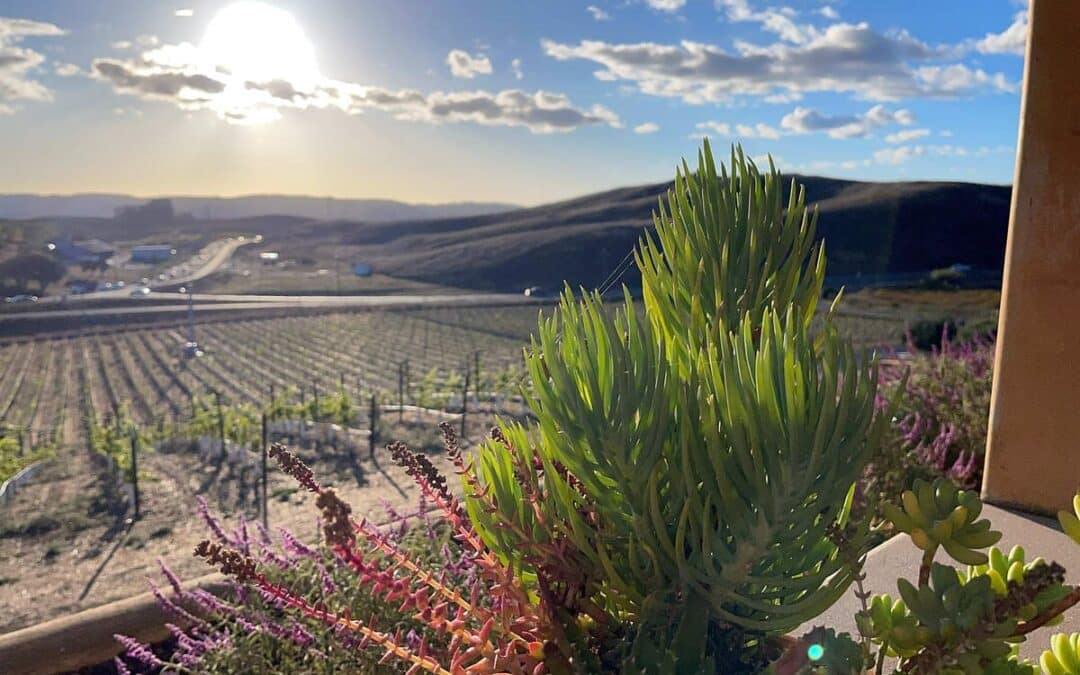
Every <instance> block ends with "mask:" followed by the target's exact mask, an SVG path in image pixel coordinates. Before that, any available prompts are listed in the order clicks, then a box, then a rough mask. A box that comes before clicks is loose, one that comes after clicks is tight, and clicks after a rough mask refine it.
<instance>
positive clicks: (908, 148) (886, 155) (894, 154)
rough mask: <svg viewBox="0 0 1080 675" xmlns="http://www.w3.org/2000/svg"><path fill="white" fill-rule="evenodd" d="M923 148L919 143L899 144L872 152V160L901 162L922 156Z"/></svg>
mask: <svg viewBox="0 0 1080 675" xmlns="http://www.w3.org/2000/svg"><path fill="white" fill-rule="evenodd" d="M924 154H925V149H924V148H923V146H921V145H901V146H900V147H898V148H884V149H882V150H878V151H877V152H875V153H874V161H875V162H877V163H878V164H892V165H896V164H903V163H904V162H909V161H911V160H913V159H915V158H916V157H922V156H923V155H924Z"/></svg>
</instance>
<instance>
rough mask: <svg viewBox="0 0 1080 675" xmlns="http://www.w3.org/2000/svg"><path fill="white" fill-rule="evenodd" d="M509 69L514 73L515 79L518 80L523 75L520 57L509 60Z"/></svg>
mask: <svg viewBox="0 0 1080 675" xmlns="http://www.w3.org/2000/svg"><path fill="white" fill-rule="evenodd" d="M510 70H511V71H512V72H513V73H514V79H515V80H520V79H522V78H523V77H525V73H523V72H521V59H514V60H513V61H511V62H510Z"/></svg>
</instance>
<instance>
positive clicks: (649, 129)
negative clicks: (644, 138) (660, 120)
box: [634, 122, 660, 134]
mask: <svg viewBox="0 0 1080 675" xmlns="http://www.w3.org/2000/svg"><path fill="white" fill-rule="evenodd" d="M657 131H660V126H659V125H657V124H655V123H653V122H646V123H644V124H639V125H637V126H636V127H634V133H635V134H655V133H656V132H657Z"/></svg>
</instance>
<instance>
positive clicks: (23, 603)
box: [0, 411, 495, 634]
mask: <svg viewBox="0 0 1080 675" xmlns="http://www.w3.org/2000/svg"><path fill="white" fill-rule="evenodd" d="M405 415H406V419H405V421H404V423H398V420H397V415H396V414H391V413H387V415H386V418H385V419H386V421H387V423H388V426H389V425H390V423H392V428H390V429H385V430H384V431H383V433H382V437H383V438H384V439H385V440H384V441H383V442H382V443H380V444H379V446H378V449H377V452H376V454H375V457H374V458H373V457H371V456H369V452H368V446H367V443H366V441H365V442H363V444H362V446H361V447H360V448H358V449H357V450H356V454H355V457H354V456H353V455H352V454H351V453H349V452H347V451H344V450H341V449H335V448H332V447H322V448H316V447H307V448H299V447H295V446H294V449H296V450H297V451H298V452H299V453H300V454H301V456H302V457H304V459H305V460H306V461H307V462H308V463H309V464H310V465H311V466H312V468H313V470H314V471H315V473H316V476H317V477H318V479H319V480H320V482H322V483H323V484H324V485H332V486H334V487H335V488H336V489H338V490H339V491H340V492H341V493H342V495H343V496H344V497H345V499H346V500H347V501H349V503H351V504H352V507H353V512H354V514H355V515H356V516H357V517H365V516H366V517H368V518H369V519H371V520H373V521H375V522H381V521H384V520H387V511H386V505H390V506H392V507H393V508H395V509H397V510H398V511H399V512H401V513H406V512H409V511H410V509H412V508H414V507H415V506H416V504H417V498H418V492H417V489H416V487H415V485H414V484H413V482H412V480H411V479H410V478H409V477H408V476H406V475H405V473H404V471H403V470H402V469H400V468H399V467H397V466H395V465H394V464H393V463H392V462H391V461H390V457H389V453H387V452H386V450H385V442H386V441H388V440H393V439H401V440H405V441H406V442H408V443H409V445H410V447H412V448H413V449H416V450H424V451H426V452H428V453H429V455H430V457H431V459H432V461H433V462H434V464H435V465H436V466H437V467H439V468H440V469H441V470H443V471H444V473H445V474H446V475H447V477H448V480H449V481H450V483H451V485H453V484H455V483H456V476H455V475H454V474H453V472H452V471H451V470H450V466H449V462H448V461H447V460H446V458H445V455H444V454H443V453H442V452H441V451H440V448H441V444H440V442H439V440H438V429H437V428H436V425H437V423H438V422H439V421H440V420H441V419H442V418H441V417H439V416H437V415H427V414H422V413H416V412H407V413H406V414H405ZM494 419H495V418H494V415H493V412H492V411H488V412H485V413H483V414H475V415H472V416H470V418H469V426H468V434H467V438H471V439H474V440H475V439H477V438H479V437H480V436H481V435H482V434H483V432H484V430H486V429H488V428H490V426H491V424H492V423H493V422H494ZM454 424H455V426H456V425H457V422H456V421H455V422H454ZM463 445H464V446H465V447H466V448H468V447H469V446H468V443H467V442H466V443H464V444H463ZM139 473H140V475H141V479H140V481H139V482H140V493H141V505H142V509H141V517H140V518H139V519H138V520H136V521H135V522H131V520H130V517H129V516H130V512H125V511H124V510H123V507H119V508H118V507H117V503H118V499H117V498H118V495H117V494H116V490H115V488H114V487H112V485H111V483H112V481H111V480H108V479H106V478H105V475H104V474H103V472H102V470H101V467H100V463H99V462H98V461H96V458H94V457H91V456H90V453H89V452H88V451H87V450H85V449H83V450H81V451H80V450H77V449H71V450H68V451H66V454H61V455H60V459H59V460H57V461H54V462H53V463H52V464H51V465H50V466H49V467H48V468H47V469H46V470H45V471H43V472H42V473H41V474H40V475H39V478H38V479H36V480H35V481H34V482H33V483H32V484H30V485H27V486H25V487H24V488H22V489H21V490H20V492H19V493H18V494H17V495H16V497H15V499H14V500H13V501H12V502H11V503H10V504H9V505H8V506H7V507H6V508H4V510H3V511H0V551H2V552H3V553H2V554H0V606H2V607H3V608H4V612H3V613H0V634H3V633H7V632H10V631H13V630H17V629H19V628H22V627H25V626H29V625H32V624H35V623H39V622H42V621H46V620H49V619H52V618H56V617H58V616H61V615H64V614H69V613H73V612H78V611H81V610H84V609H88V608H91V607H95V606H98V605H102V604H105V603H108V602H111V601H114V600H119V599H122V598H125V597H129V596H131V595H135V594H138V593H142V592H145V591H147V590H149V585H148V580H151V579H152V580H154V581H155V582H158V583H162V582H163V580H162V578H161V574H160V573H159V571H158V562H157V561H158V559H159V558H160V559H162V560H164V561H165V562H166V563H167V564H168V565H169V566H170V567H171V568H172V569H174V570H175V571H176V572H178V573H179V574H180V576H181V577H183V578H194V577H197V576H201V575H203V574H206V573H209V572H210V571H211V570H210V569H209V568H208V567H207V566H206V565H205V563H203V562H202V561H201V560H199V559H196V558H195V557H194V556H193V555H192V554H191V552H192V551H193V549H194V548H195V545H196V544H197V543H198V542H199V541H200V540H202V539H205V538H207V536H208V532H207V528H206V526H205V524H204V523H203V522H202V520H201V519H200V518H199V516H198V513H197V504H196V499H195V495H202V496H203V497H204V498H205V499H206V501H207V502H208V504H209V506H210V508H211V510H212V511H213V512H214V513H216V514H217V515H218V516H219V517H220V518H221V520H222V521H223V524H224V525H226V526H227V527H228V526H230V525H235V523H236V522H238V519H239V517H240V516H241V515H243V516H244V517H245V518H246V519H247V520H248V521H249V522H251V521H254V520H258V518H259V506H258V496H257V494H256V493H257V490H256V489H255V487H254V485H255V483H256V480H257V474H258V469H257V465H256V468H253V469H252V470H250V471H249V474H248V475H247V476H241V475H239V473H238V472H236V473H234V472H232V471H230V468H229V467H228V465H225V466H222V467H219V466H217V465H215V464H214V463H212V462H210V463H206V462H202V461H200V459H199V456H198V453H197V452H195V451H193V450H187V451H182V452H175V453H170V452H165V451H160V452H154V453H145V454H144V455H143V456H142V457H140V460H139ZM267 492H268V495H269V499H268V500H267V501H268V503H269V507H270V508H269V523H270V529H271V530H272V531H274V532H276V531H277V529H278V528H282V527H286V528H288V529H290V530H291V531H292V532H293V533H295V534H297V535H299V536H300V537H301V538H303V539H304V540H306V541H314V540H315V538H316V535H317V526H316V516H317V511H316V509H315V506H314V499H313V495H311V494H308V493H304V492H302V491H300V490H297V489H296V485H295V483H294V481H293V480H292V479H291V478H290V477H288V476H286V475H284V474H282V473H281V472H280V471H278V470H277V468H276V467H275V466H274V465H273V464H271V466H270V470H269V474H268V491H267Z"/></svg>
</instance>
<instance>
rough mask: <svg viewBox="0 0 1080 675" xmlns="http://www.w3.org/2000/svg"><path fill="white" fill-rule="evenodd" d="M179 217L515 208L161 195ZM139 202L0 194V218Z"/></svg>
mask: <svg viewBox="0 0 1080 675" xmlns="http://www.w3.org/2000/svg"><path fill="white" fill-rule="evenodd" d="M166 198H167V199H171V200H172V202H173V206H174V208H175V209H176V211H177V212H178V213H190V214H191V215H192V216H194V217H195V218H197V219H200V220H229V219H237V218H251V217H255V216H265V215H285V216H296V217H299V218H307V219H319V220H329V219H337V218H340V219H348V220H363V221H368V222H385V221H392V220H409V219H415V218H460V217H466V216H474V215H479V214H484V213H498V212H503V211H509V210H511V209H514V208H517V207H516V206H515V205H513V204H498V203H484V202H461V203H454V204H406V203H405V202H399V201H394V200H390V199H336V198H333V197H308V196H293V195H245V196H242V197H166ZM145 201H147V200H146V199H144V198H139V197H132V196H131V195H120V194H75V195H34V194H6V195H5V194H0V218H9V219H36V218H58V217H65V218H111V217H112V216H113V214H114V213H115V212H116V209H118V208H121V207H125V206H135V205H138V204H142V203H143V202H145Z"/></svg>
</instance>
